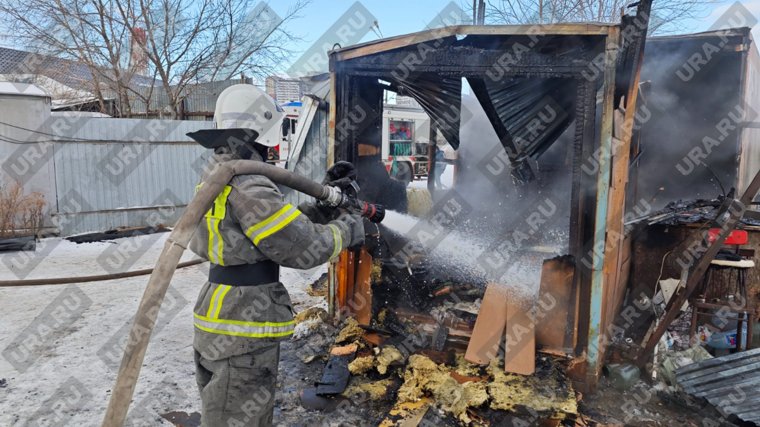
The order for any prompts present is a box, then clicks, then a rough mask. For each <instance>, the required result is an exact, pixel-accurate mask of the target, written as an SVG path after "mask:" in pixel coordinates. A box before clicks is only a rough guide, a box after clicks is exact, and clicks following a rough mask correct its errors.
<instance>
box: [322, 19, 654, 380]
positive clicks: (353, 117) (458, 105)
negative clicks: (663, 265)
mask: <svg viewBox="0 0 760 427" xmlns="http://www.w3.org/2000/svg"><path fill="white" fill-rule="evenodd" d="M642 23H643V25H642ZM637 26H638V27H637ZM645 28H646V19H643V18H642V17H640V16H627V17H626V18H625V19H624V23H623V25H622V27H621V26H617V25H602V24H567V25H550V26H531V27H529V26H489V27H476V26H459V27H447V28H444V29H439V30H431V31H424V32H420V33H415V34H410V35H405V36H399V37H394V38H389V39H383V40H379V41H374V42H369V43H365V44H360V45H356V46H351V47H348V48H344V49H339V50H337V51H332V52H331V54H330V64H331V68H330V73H331V85H332V87H331V91H330V129H329V132H330V150H331V151H329V152H328V159H330V158H332V159H333V160H335V161H337V160H348V161H352V162H354V163H355V164H357V167H358V169H359V176H362V175H363V174H364V175H365V176H366V175H367V174H369V175H371V172H370V171H372V170H373V169H374V168H376V166H375V165H376V164H377V163H378V162H379V160H380V159H379V156H378V154H377V153H378V150H377V149H373V147H377V146H379V144H380V117H381V116H382V99H383V96H382V95H383V91H384V90H391V91H394V92H396V93H398V94H402V95H408V96H411V97H412V98H414V99H415V100H416V101H417V102H418V103H419V104H420V105H421V106H422V108H423V109H424V110H425V112H426V113H427V114H428V115H429V116H430V117H431V120H432V123H433V126H432V130H431V133H440V134H442V135H443V137H444V138H445V139H446V141H447V142H448V143H449V144H450V145H451V146H452V147H455V148H458V149H459V150H460V159H461V161H462V162H465V163H466V164H465V167H463V168H460V171H461V173H459V174H458V176H457V181H456V184H455V186H454V187H453V189H452V190H450V191H447V192H441V193H439V194H434V198H435V200H436V204H435V205H434V206H433V213H431V216H432V218H435V221H433V222H434V223H435V224H436V225H433V226H428V225H424V224H423V225H420V226H417V227H415V228H414V229H413V230H411V233H412V234H414V233H417V234H418V235H417V236H416V237H418V238H419V237H421V235H422V234H424V235H426V236H428V238H430V239H433V241H435V242H436V243H435V244H438V243H440V242H441V241H442V240H443V239H444V238H445V233H447V231H444V230H448V229H456V230H460V232H461V233H463V234H465V235H473V234H477V233H478V232H477V231H474V230H475V229H477V228H481V230H480V233H481V234H482V235H485V236H486V238H487V241H486V243H485V248H484V249H485V250H484V251H483V252H482V253H480V254H474V253H472V251H471V250H470V248H468V247H466V246H464V245H463V246H462V247H461V248H459V251H460V255H461V257H462V258H465V257H469V258H473V257H476V258H479V259H480V260H481V261H479V263H480V264H481V267H483V266H485V268H484V269H482V270H484V271H485V274H481V275H479V278H480V279H482V282H479V281H478V280H471V281H470V283H466V285H468V286H465V287H464V288H463V289H464V290H461V292H460V293H463V294H468V293H471V294H473V295H475V296H476V297H478V298H479V297H482V295H483V294H482V292H483V289H484V285H485V283H486V282H493V281H497V282H500V283H504V284H505V285H507V286H508V287H509V286H511V285H513V284H512V283H509V281H510V277H514V274H513V272H511V271H510V270H509V267H510V266H512V265H514V264H515V263H530V264H531V265H532V267H531V268H532V269H533V270H534V273H535V274H531V275H530V276H529V278H528V279H526V281H533V282H534V283H532V286H533V288H532V291H535V294H534V295H531V296H530V298H539V299H540V295H539V294H550V296H551V298H552V299H553V300H554V301H555V302H556V307H555V308H554V309H553V310H552V311H551V315H549V316H546V317H544V318H543V319H541V320H537V321H536V324H535V325H534V326H535V329H536V331H537V339H538V342H537V344H538V348H539V349H540V350H544V351H547V352H549V353H553V354H561V355H563V356H568V357H570V358H572V359H573V361H574V363H573V365H574V370H573V377H574V380H575V382H576V384H577V385H578V386H580V387H581V388H593V387H594V385H595V383H596V379H597V378H598V375H599V372H600V367H601V361H602V360H603V358H604V352H605V349H606V337H605V333H604V331H605V330H606V329H607V326H608V324H609V323H610V322H611V320H612V319H613V317H614V316H615V314H616V310H617V308H618V306H619V302H620V300H621V298H622V297H623V292H624V290H625V286H626V283H627V280H626V279H627V268H628V262H629V260H628V256H627V253H628V251H627V250H626V249H627V247H628V245H629V243H630V242H629V241H628V240H627V239H625V237H624V235H623V214H624V210H623V202H624V199H625V195H626V178H625V177H627V175H628V154H629V144H630V139H631V138H630V137H631V134H630V132H628V133H626V132H624V128H625V126H626V124H630V123H631V122H632V120H633V114H632V113H633V109H632V108H629V109H628V110H629V114H627V115H626V114H625V112H624V111H625V107H626V103H628V105H635V104H630V103H635V98H636V96H637V90H636V89H637V86H638V74H637V72H636V71H637V69H638V64H639V63H640V62H639V59H640V58H639V55H640V53H641V49H642V48H643V34H645V31H641V30H642V29H645ZM463 84H464V85H467V86H469V87H470V88H471V91H472V93H473V94H474V98H475V99H476V100H477V102H476V103H474V102H469V103H468V101H463V98H462V86H463ZM475 109H480V110H482V113H483V114H485V117H487V119H488V122H489V123H490V124H491V126H492V127H493V129H492V130H490V129H489V131H492V132H494V133H495V135H496V136H497V141H498V145H497V146H495V147H487V149H485V150H483V149H482V147H478V144H479V143H481V141H477V140H472V139H468V140H460V134H461V133H460V127H464V126H468V122H469V120H471V117H470V115H475V113H474V112H473V110H475ZM431 140H435V138H433V137H431ZM468 147H469V148H470V149H469V150H468V149H467V148H468ZM493 148H496V150H493ZM431 149H434V148H431ZM475 153H480V154H475ZM468 154H469V155H470V156H471V159H469V160H466V159H463V157H465V156H467V155H468ZM494 161H496V162H498V161H501V162H503V164H502V165H500V164H499V163H496V162H494ZM468 162H469V163H468ZM502 166H504V167H502ZM478 181H481V182H482V181H485V182H486V184H483V185H488V187H482V188H487V190H486V191H481V192H480V194H478V195H476V198H475V199H474V200H473V199H472V198H471V196H473V194H472V193H473V190H472V189H473V188H476V187H481V184H478V183H477V182H478ZM362 184H363V186H364V187H363V189H364V191H365V193H364V197H365V198H366V199H368V200H372V201H377V202H384V200H382V199H378V198H375V197H373V196H375V195H376V194H378V193H377V191H376V189H375V187H376V186H377V187H380V188H381V189H387V188H388V187H389V186H388V184H386V183H385V182H384V181H383V178H382V177H373V178H371V179H366V178H365V182H364V183H362ZM365 188H366V189H365ZM462 189H464V190H462ZM391 208H393V206H391ZM555 214H556V215H555ZM536 215H538V217H537V216H536ZM542 215H543V216H544V217H546V218H543V219H541V218H539V217H540V216H542ZM550 217H551V218H550ZM441 224H443V226H441ZM477 224H485V226H482V225H477ZM550 231H551V232H550ZM555 231H556V233H555ZM558 236H559V237H558ZM505 242H507V243H510V244H509V245H507V246H506V247H505V246H504V243H505ZM447 244H451V242H448V243H447ZM456 250H457V249H456V248H454V251H456ZM558 255H562V257H559V258H555V257H557V256H558ZM411 258H414V257H411ZM489 258H490V260H489ZM549 258H554V259H553V260H552V261H546V262H545V261H544V260H545V259H549ZM406 262H407V268H408V269H409V271H410V276H414V271H413V270H414V268H413V267H414V260H413V259H406ZM547 262H548V264H547ZM371 265H373V263H372V259H371V256H370V255H369V254H368V253H366V252H364V251H361V252H355V253H353V252H346V253H344V254H343V255H342V256H341V258H340V260H339V261H338V262H337V263H336V264H335V265H334V266H333V268H332V269H331V275H332V277H331V279H332V280H331V293H330V297H329V298H330V300H329V302H330V304H331V308H332V309H333V311H335V312H338V311H339V310H342V311H340V312H341V313H348V314H351V315H354V316H356V317H357V319H358V320H359V322H360V323H365V324H367V325H369V324H370V322H371V321H372V320H373V319H374V316H377V315H378V314H379V313H380V311H381V308H382V306H384V305H389V306H391V307H398V305H397V304H386V303H387V302H388V298H390V297H391V296H390V295H384V294H383V289H382V285H379V284H378V285H377V286H376V285H375V284H374V283H373V281H372V279H371V278H370V276H368V275H367V274H368V271H370V270H371V269H370V266H371ZM488 266H491V267H493V268H490V267H488ZM433 268H436V269H437V270H438V271H441V270H445V269H440V268H438V267H433ZM542 269H543V270H544V271H545V273H544V274H543V275H542V274H541V270H542ZM383 272H385V271H383ZM552 272H554V274H552ZM433 281H434V280H433ZM539 282H541V286H540V287H541V291H540V292H538V290H539V289H538V288H539ZM446 283H447V282H446V280H444V279H442V280H441V281H440V282H439V283H438V285H440V286H431V287H430V288H428V289H425V291H424V292H423V296H422V297H420V298H421V299H423V300H424V299H425V297H426V296H427V298H428V299H429V300H435V298H438V297H439V296H441V295H447V293H448V292H449V291H448V290H447V289H446V286H445V285H446ZM471 285H474V286H471ZM415 286H419V283H415ZM413 287H414V286H413ZM472 287H474V288H476V289H475V290H473V289H472ZM455 288H456V284H455ZM478 289H479V290H478ZM394 292H395V295H396V298H400V299H403V300H406V301H413V300H414V298H415V297H414V296H411V295H407V294H404V293H403V292H401V293H399V292H396V291H394ZM394 292H391V293H394ZM478 292H480V293H479V294H478ZM453 293H454V294H457V291H456V289H455V291H454V292H453ZM376 295H383V301H382V302H381V303H379V304H378V303H377V302H376V301H374V298H375V296H376ZM400 295H403V296H404V298H401V297H400ZM457 295H458V298H459V297H461V296H459V294H457ZM465 299H466V298H465ZM368 301H371V303H368ZM429 302H430V301H423V303H419V304H417V305H416V307H415V304H414V303H411V304H406V307H403V309H401V308H399V309H397V310H395V312H394V314H395V315H396V316H401V317H402V318H403V317H405V318H406V319H407V320H413V321H415V322H417V323H425V322H429V323H431V324H433V325H435V324H439V323H440V322H437V321H436V320H435V319H433V316H431V313H430V311H429V310H432V309H434V308H435V307H432V306H434V305H435V304H430V303H429ZM410 305H411V306H412V307H411V310H407V309H410V307H409V306H410ZM414 308H416V309H417V310H416V311H415V310H414ZM426 310H427V312H426ZM391 311H394V310H391ZM384 313H386V314H385V315H387V311H385V312H384ZM463 317H464V318H465V319H466V317H467V316H466V315H465V316H463ZM461 319H462V317H460V318H459V319H458V320H461ZM458 320H457V321H458ZM473 322H474V317H473V318H471V319H470V322H469V324H465V325H453V324H451V325H448V326H451V327H450V328H449V329H448V331H449V334H448V338H449V341H451V343H452V344H455V343H456V341H457V340H460V341H463V342H465V343H466V342H467V341H468V339H469V338H470V336H471V334H472V329H473V327H474V323H473ZM455 323H456V322H455ZM465 323H467V322H465ZM549 330H551V331H552V333H550V334H545V333H539V331H549ZM457 335H459V336H457Z"/></svg>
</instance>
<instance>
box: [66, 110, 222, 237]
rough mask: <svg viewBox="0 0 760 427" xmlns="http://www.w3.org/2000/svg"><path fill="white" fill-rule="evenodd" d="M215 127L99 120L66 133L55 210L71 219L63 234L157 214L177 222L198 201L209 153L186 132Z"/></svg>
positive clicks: (138, 222)
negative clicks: (195, 195)
mask: <svg viewBox="0 0 760 427" xmlns="http://www.w3.org/2000/svg"><path fill="white" fill-rule="evenodd" d="M209 126H210V124H209V123H207V122H206V123H204V122H192V121H176V123H168V122H167V121H160V120H144V119H139V120H138V119H103V118H97V119H90V120H88V121H87V122H86V123H84V124H81V126H78V127H77V130H76V132H73V133H71V134H68V135H65V134H64V133H65V132H60V133H61V139H66V140H67V141H66V142H60V143H57V144H56V152H55V157H54V166H55V193H56V209H55V210H54V212H57V214H58V215H60V216H64V217H66V219H67V220H66V221H63V222H62V224H63V226H62V227H61V228H62V229H61V230H60V232H61V234H62V235H71V234H76V233H82V232H89V231H104V230H108V229H112V228H115V227H133V226H145V225H149V224H148V216H149V215H150V214H151V213H156V212H160V216H159V217H158V218H160V219H161V222H162V223H166V225H173V223H174V221H176V218H177V217H178V215H179V210H181V208H183V207H184V206H185V205H186V204H187V203H188V202H189V201H190V199H191V198H192V195H193V191H194V187H195V185H196V184H197V182H198V179H199V173H200V168H199V167H200V166H201V165H202V164H203V162H202V161H201V160H199V158H201V157H202V156H204V155H207V153H206V151H207V150H205V149H204V148H202V147H201V146H199V145H198V144H196V143H194V142H192V141H191V140H190V139H189V138H187V137H186V136H185V133H187V132H190V131H193V130H197V129H203V128H208V127H209ZM157 129H158V130H157ZM73 140H76V141H73ZM99 141H107V142H99ZM72 198H73V199H75V200H76V203H72V202H71V200H72ZM166 206H174V207H177V208H178V210H177V212H174V211H167V210H166V208H165V207H166ZM153 217H154V218H156V216H155V215H154V216H153Z"/></svg>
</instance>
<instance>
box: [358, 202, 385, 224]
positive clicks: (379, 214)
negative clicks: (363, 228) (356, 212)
mask: <svg viewBox="0 0 760 427" xmlns="http://www.w3.org/2000/svg"><path fill="white" fill-rule="evenodd" d="M358 202H359V205H360V206H361V216H363V217H364V218H367V219H368V220H370V221H371V222H374V223H376V224H377V223H380V222H383V218H385V207H384V206H383V205H378V204H375V203H368V202H364V201H361V200H358Z"/></svg>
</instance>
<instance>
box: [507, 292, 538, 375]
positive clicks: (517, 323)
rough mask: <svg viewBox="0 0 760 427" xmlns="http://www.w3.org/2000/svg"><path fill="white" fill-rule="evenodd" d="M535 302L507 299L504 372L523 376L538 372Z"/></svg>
mask: <svg viewBox="0 0 760 427" xmlns="http://www.w3.org/2000/svg"><path fill="white" fill-rule="evenodd" d="M533 304H534V302H533V301H532V300H530V299H528V298H520V297H515V296H513V295H510V296H509V297H508V298H507V325H506V334H505V335H506V347H505V350H504V370H505V371H507V372H512V373H515V374H521V375H532V374H533V373H535V372H536V327H535V325H534V322H533V318H532V317H533V316H532V315H531V311H532V310H533Z"/></svg>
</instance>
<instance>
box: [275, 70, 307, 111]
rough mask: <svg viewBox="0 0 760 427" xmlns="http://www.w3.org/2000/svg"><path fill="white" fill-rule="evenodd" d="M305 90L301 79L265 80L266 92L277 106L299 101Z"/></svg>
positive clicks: (278, 77)
mask: <svg viewBox="0 0 760 427" xmlns="http://www.w3.org/2000/svg"><path fill="white" fill-rule="evenodd" d="M305 90H306V83H305V82H304V81H303V80H301V79H291V78H287V77H280V76H269V77H267V79H266V92H267V94H269V96H271V97H272V98H274V99H275V101H277V103H278V104H280V105H282V104H286V103H288V102H292V101H300V100H301V97H303V95H304V91H305Z"/></svg>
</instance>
